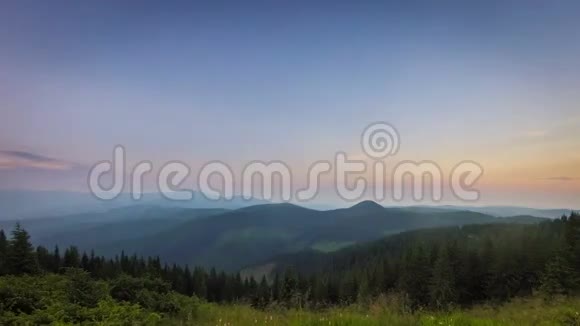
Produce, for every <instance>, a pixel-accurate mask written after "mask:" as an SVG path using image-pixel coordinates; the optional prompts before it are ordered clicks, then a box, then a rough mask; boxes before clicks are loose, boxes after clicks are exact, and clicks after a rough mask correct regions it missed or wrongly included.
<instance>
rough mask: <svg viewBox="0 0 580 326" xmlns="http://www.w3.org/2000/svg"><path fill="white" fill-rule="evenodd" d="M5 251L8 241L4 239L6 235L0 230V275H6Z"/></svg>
mask: <svg viewBox="0 0 580 326" xmlns="http://www.w3.org/2000/svg"><path fill="white" fill-rule="evenodd" d="M7 250H8V239H6V234H4V230H1V229H0V275H4V274H6V273H7V266H6V265H7V263H6V259H7Z"/></svg>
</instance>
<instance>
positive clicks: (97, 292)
mask: <svg viewBox="0 0 580 326" xmlns="http://www.w3.org/2000/svg"><path fill="white" fill-rule="evenodd" d="M276 264H278V266H277V269H275V270H274V272H273V273H272V274H271V278H270V281H268V279H267V278H266V277H265V276H264V277H261V278H260V279H255V278H253V277H251V276H250V277H242V276H241V275H240V273H233V274H232V273H225V272H219V271H216V270H215V269H211V270H209V271H207V270H205V269H203V268H200V267H195V268H191V269H190V268H189V267H188V266H177V265H172V266H169V265H164V264H162V263H161V260H160V258H159V257H149V258H141V257H137V256H135V255H126V254H124V253H121V254H120V255H118V256H116V257H115V258H112V259H107V258H104V257H99V256H96V255H94V254H91V253H81V252H79V251H78V250H77V249H76V248H75V247H70V248H67V249H65V250H64V251H63V252H61V251H60V250H59V249H58V248H55V249H54V251H52V250H51V251H49V250H47V249H46V248H44V247H41V246H39V247H37V248H36V249H34V248H33V246H32V244H31V243H30V240H29V235H28V233H27V232H26V231H25V230H24V229H22V228H21V227H20V226H17V227H16V228H15V230H13V232H12V233H11V236H10V238H7V237H6V235H5V234H4V232H3V231H0V273H1V274H2V275H9V276H3V277H2V278H1V279H0V306H1V307H2V311H3V312H2V318H4V319H5V320H17V319H18V318H29V317H30V316H33V317H30V318H41V319H42V318H47V320H48V319H50V318H61V317H62V316H61V317H58V316H57V317H55V316H53V315H52V314H53V313H57V312H58V313H59V314H65V315H66V314H68V313H71V312H70V311H76V312H75V314H76V315H74V316H67V317H66V318H69V319H70V320H73V321H77V322H78V321H82V320H84V319H83V318H101V317H103V314H105V312H103V311H102V310H99V309H105V308H104V307H106V306H107V305H109V306H110V307H112V306H115V307H116V306H117V305H119V307H117V308H118V309H121V308H120V307H123V308H122V309H129V310H127V311H125V310H123V311H125V312H126V313H127V314H135V316H140V317H139V318H163V317H162V316H165V315H167V316H170V315H171V314H179V313H180V312H182V310H183V309H184V308H183V307H184V306H183V302H189V301H187V300H189V299H187V298H189V297H192V296H193V297H195V298H198V299H201V300H202V301H209V302H217V303H234V302H238V303H240V302H244V303H247V304H250V305H252V306H254V307H257V308H260V309H269V308H268V307H272V306H278V307H280V306H283V307H287V308H297V307H299V308H322V307H330V306H344V305H350V304H353V303H357V302H358V303H364V302H372V301H374V300H377V299H378V298H380V297H381V296H385V295H389V296H395V297H396V298H398V299H397V301H398V303H399V304H401V305H402V306H403V307H406V308H405V309H408V310H409V311H414V310H416V309H434V310H441V309H443V310H446V309H451V308H452V307H466V306H471V305H474V304H478V303H482V302H495V303H500V302H506V301H508V300H510V299H513V298H515V297H530V296H534V295H537V294H541V295H542V296H543V297H546V298H553V297H558V296H572V295H575V294H576V293H577V291H578V288H579V283H578V281H579V276H580V274H579V272H580V216H578V215H577V214H572V215H571V216H569V217H562V218H561V219H558V220H554V221H548V222H543V223H540V224H533V225H517V224H497V225H494V224H492V225H472V226H463V227H452V228H441V229H428V230H419V231H412V232H406V233H403V234H400V235H395V236H390V237H387V238H385V239H384V240H380V241H378V242H374V243H371V244H367V245H360V246H355V247H352V248H347V249H344V250H341V251H339V252H337V253H333V254H326V255H321V254H318V255H316V256H313V255H305V256H302V255H295V256H292V257H283V262H276ZM282 268H283V271H281V269H282ZM276 271H278V272H276ZM54 286H56V287H57V289H55V288H53V287H54ZM178 293H179V294H178ZM47 296H48V297H50V298H49V299H47ZM189 304H192V305H193V304H194V303H193V301H192V302H190V303H189ZM54 305H56V306H54ZM62 305H65V306H66V307H65V306H62ZM131 305H133V306H131ZM187 305H188V303H186V304H185V307H187ZM65 308H66V309H65ZM117 308H115V309H117ZM62 309H64V310H62ZM70 309H72V310H70ZM75 309H76V310H75ZM79 309H80V310H79ZM131 309H133V310H131ZM140 309H144V310H140ZM79 311H82V312H79ZM146 311H149V312H156V313H158V314H161V315H159V316H157V317H151V315H149V314H147V313H145V312H146ZM125 312H124V313H125ZM164 314H165V315H164ZM26 316H28V317H26ZM99 316H100V317H99ZM63 318H64V317H63ZM75 318H76V319H75ZM103 318H104V317H103ZM30 320H33V319H30Z"/></svg>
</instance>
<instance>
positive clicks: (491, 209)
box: [398, 205, 572, 218]
mask: <svg viewBox="0 0 580 326" xmlns="http://www.w3.org/2000/svg"><path fill="white" fill-rule="evenodd" d="M398 208H401V209H406V210H411V211H418V212H428V211H458V210H459V211H471V212H478V213H483V214H487V215H492V216H496V217H510V216H522V215H528V216H536V217H544V218H560V217H562V216H563V215H569V214H570V212H571V211H572V209H563V208H554V209H549V208H548V209H543V208H530V207H520V206H452V205H443V206H429V205H425V206H404V207H398Z"/></svg>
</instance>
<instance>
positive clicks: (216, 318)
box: [193, 298, 580, 326]
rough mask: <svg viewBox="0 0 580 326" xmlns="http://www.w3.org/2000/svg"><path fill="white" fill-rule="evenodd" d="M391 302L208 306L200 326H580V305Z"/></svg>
mask: <svg viewBox="0 0 580 326" xmlns="http://www.w3.org/2000/svg"><path fill="white" fill-rule="evenodd" d="M399 308H400V306H399V305H397V304H396V303H395V302H391V301H390V300H386V299H382V300H377V301H376V302H375V303H373V304H370V305H353V306H349V307H342V308H330V309H325V310H322V311H310V310H293V309H290V310H284V309H282V310H265V311H261V310H255V309H253V308H251V307H249V306H243V305H226V306H223V305H217V304H202V305H200V306H199V307H198V309H197V315H196V318H195V320H194V321H193V324H195V325H208V326H209V325H321V326H322V325H337V326H346V325H369V326H371V325H372V326H374V325H376V326H384V325H433V326H440V325H457V326H463V325H474V326H476V325H485V326H492V325H493V326H495V325H497V326H500V325H506V326H511V325H580V315H579V313H580V299H570V298H568V299H566V298H560V299H557V300H553V301H550V302H547V301H545V300H544V299H542V298H527V299H517V300H514V301H513V302H509V303H506V304H504V305H502V306H491V305H481V306H475V307H472V308H470V309H465V310H461V309H457V310H450V311H415V312H408V311H404V310H400V309H399Z"/></svg>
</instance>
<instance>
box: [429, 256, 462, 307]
mask: <svg viewBox="0 0 580 326" xmlns="http://www.w3.org/2000/svg"><path fill="white" fill-rule="evenodd" d="M449 251H450V250H449V248H447V247H442V248H441V250H440V251H439V254H438V255H437V260H436V261H435V266H434V268H433V276H432V278H431V286H430V291H429V293H430V297H431V304H432V305H433V306H435V307H437V308H448V307H449V305H450V304H452V303H454V302H455V301H456V300H457V289H456V283H455V275H454V271H453V264H452V261H451V257H450V255H449Z"/></svg>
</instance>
